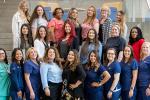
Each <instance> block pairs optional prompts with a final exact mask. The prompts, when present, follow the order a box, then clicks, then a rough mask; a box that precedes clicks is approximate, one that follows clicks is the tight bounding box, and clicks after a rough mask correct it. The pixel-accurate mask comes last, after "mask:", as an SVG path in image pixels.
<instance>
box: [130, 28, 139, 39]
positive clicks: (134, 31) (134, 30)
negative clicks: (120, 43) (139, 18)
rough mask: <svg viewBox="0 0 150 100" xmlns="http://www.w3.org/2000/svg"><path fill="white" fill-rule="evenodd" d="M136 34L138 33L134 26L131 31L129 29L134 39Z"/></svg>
mask: <svg viewBox="0 0 150 100" xmlns="http://www.w3.org/2000/svg"><path fill="white" fill-rule="evenodd" d="M137 34H138V31H137V29H135V28H134V29H132V31H131V37H132V38H134V39H135V38H136V37H137Z"/></svg>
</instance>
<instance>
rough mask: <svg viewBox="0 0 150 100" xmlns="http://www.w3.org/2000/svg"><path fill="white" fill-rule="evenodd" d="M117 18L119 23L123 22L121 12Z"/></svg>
mask: <svg viewBox="0 0 150 100" xmlns="http://www.w3.org/2000/svg"><path fill="white" fill-rule="evenodd" d="M116 17H117V21H121V19H122V17H123V16H122V15H121V13H120V12H118V13H117V16H116Z"/></svg>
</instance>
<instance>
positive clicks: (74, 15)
mask: <svg viewBox="0 0 150 100" xmlns="http://www.w3.org/2000/svg"><path fill="white" fill-rule="evenodd" d="M67 21H69V22H70V23H71V24H72V25H73V26H74V27H75V32H76V37H77V38H76V39H75V40H74V41H76V43H78V45H81V44H82V37H81V31H82V28H81V24H80V23H79V20H78V10H77V9H76V8H71V9H70V10H69V13H68V19H67ZM73 45H74V46H76V44H73ZM78 50H79V47H78Z"/></svg>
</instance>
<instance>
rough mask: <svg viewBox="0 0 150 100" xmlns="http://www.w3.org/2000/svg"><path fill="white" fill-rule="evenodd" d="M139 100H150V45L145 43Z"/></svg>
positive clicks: (139, 83) (139, 75) (141, 65)
mask: <svg viewBox="0 0 150 100" xmlns="http://www.w3.org/2000/svg"><path fill="white" fill-rule="evenodd" d="M137 100H150V43H149V42H144V43H143V44H142V48H141V61H140V63H139V69H138V78H137Z"/></svg>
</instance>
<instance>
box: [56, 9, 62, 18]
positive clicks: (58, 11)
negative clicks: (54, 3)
mask: <svg viewBox="0 0 150 100" xmlns="http://www.w3.org/2000/svg"><path fill="white" fill-rule="evenodd" d="M62 16H63V12H62V10H61V9H58V10H56V17H57V18H58V19H61V18H62Z"/></svg>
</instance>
